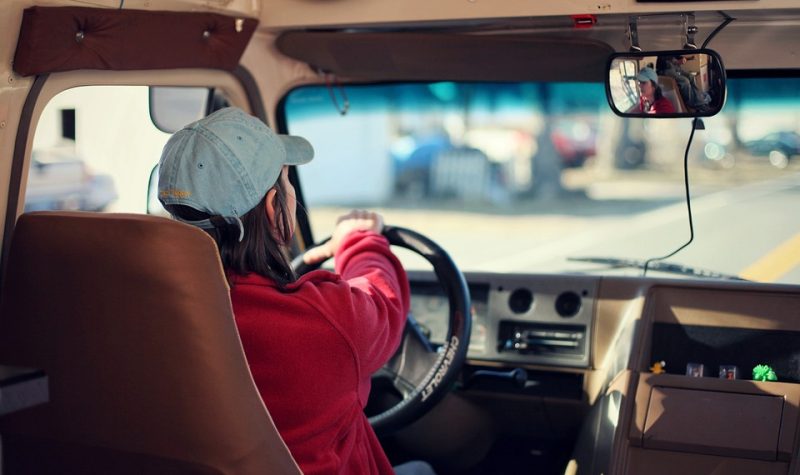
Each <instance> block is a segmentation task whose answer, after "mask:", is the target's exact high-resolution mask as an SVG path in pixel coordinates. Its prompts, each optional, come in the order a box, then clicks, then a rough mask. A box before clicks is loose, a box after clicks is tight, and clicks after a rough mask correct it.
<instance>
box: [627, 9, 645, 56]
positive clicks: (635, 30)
mask: <svg viewBox="0 0 800 475" xmlns="http://www.w3.org/2000/svg"><path fill="white" fill-rule="evenodd" d="M638 24H639V17H636V16H631V17H628V39H630V41H631V48H630V51H631V52H636V51H642V47H641V46H639V26H638Z"/></svg>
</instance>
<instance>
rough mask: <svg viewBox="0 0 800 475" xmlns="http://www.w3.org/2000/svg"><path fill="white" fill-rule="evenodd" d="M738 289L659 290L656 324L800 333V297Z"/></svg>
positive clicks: (652, 302)
mask: <svg viewBox="0 0 800 475" xmlns="http://www.w3.org/2000/svg"><path fill="white" fill-rule="evenodd" d="M772 287H773V288H775V290H774V291H766V292H755V291H752V290H750V291H743V290H742V288H741V287H738V288H735V289H734V288H705V289H704V288H679V287H656V288H653V290H652V293H651V295H650V297H649V299H648V300H649V308H648V311H649V313H651V314H652V316H653V321H656V322H662V323H679V324H682V325H703V326H716V327H737V328H753V329H760V330H789V331H800V319H798V318H797V309H798V308H800V294H797V293H789V292H787V291H780V290H779V289H777V287H778V286H772Z"/></svg>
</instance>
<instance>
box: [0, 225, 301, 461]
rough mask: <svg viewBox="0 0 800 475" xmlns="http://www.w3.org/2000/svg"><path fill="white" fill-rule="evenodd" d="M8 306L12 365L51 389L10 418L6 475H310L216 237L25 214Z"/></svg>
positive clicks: (177, 228)
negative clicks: (269, 397) (297, 457)
mask: <svg viewBox="0 0 800 475" xmlns="http://www.w3.org/2000/svg"><path fill="white" fill-rule="evenodd" d="M0 299H1V300H0V363H3V364H11V365H17V366H26V367H33V368H39V369H43V370H44V371H45V372H46V374H47V377H48V383H49V402H48V403H46V404H42V405H40V406H37V407H34V408H31V409H28V410H24V411H20V412H19V413H14V414H11V415H9V416H6V417H4V418H3V420H2V421H0V432H1V433H2V442H3V462H4V469H5V473H115V474H118V473H237V474H239V473H242V474H249V473H253V474H255V473H259V474H267V473H269V474H299V473H300V470H299V469H298V467H297V465H296V464H295V462H294V460H293V459H292V457H291V455H290V453H289V451H288V449H287V448H286V445H285V444H284V443H283V441H282V440H281V438H280V436H279V435H278V433H277V431H276V429H275V426H274V425H273V423H272V419H271V418H270V415H269V413H268V412H267V410H266V408H265V407H264V404H263V402H262V400H261V398H260V396H259V393H258V391H257V390H256V387H255V384H254V383H253V379H252V376H251V375H250V371H249V368H248V366H247V362H246V359H245V357H244V353H243V350H242V346H241V343H240V341H239V336H238V333H237V330H236V326H235V322H234V319H233V313H232V309H231V303H230V296H229V292H228V287H227V283H226V280H225V276H224V272H223V270H222V267H221V264H220V260H219V255H218V253H217V249H216V246H215V244H214V242H213V240H212V239H211V238H210V237H209V236H208V235H206V234H205V233H204V232H203V231H201V230H199V229H196V228H193V227H191V226H188V225H185V224H181V223H178V222H175V221H172V220H169V219H166V218H158V217H153V216H141V215H124V214H116V215H115V214H100V213H81V212H41V213H30V214H26V215H22V216H21V217H20V218H19V220H18V223H17V226H16V228H15V230H14V235H13V241H12V244H11V249H10V252H9V256H8V262H7V267H6V274H5V277H4V279H3V288H2V294H0ZM277 389H278V390H279V388H277Z"/></svg>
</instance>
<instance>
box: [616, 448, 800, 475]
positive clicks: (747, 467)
mask: <svg viewBox="0 0 800 475" xmlns="http://www.w3.org/2000/svg"><path fill="white" fill-rule="evenodd" d="M788 472H789V464H788V463H786V462H764V461H760V460H749V459H742V458H733V457H718V456H714V455H697V454H689V453H683V452H667V451H663V450H647V449H640V448H632V449H631V450H630V453H629V454H628V463H627V464H626V466H625V471H624V473H625V474H631V475H633V474H636V475H642V474H647V475H675V474H680V475H709V474H713V475H779V474H786V473H788Z"/></svg>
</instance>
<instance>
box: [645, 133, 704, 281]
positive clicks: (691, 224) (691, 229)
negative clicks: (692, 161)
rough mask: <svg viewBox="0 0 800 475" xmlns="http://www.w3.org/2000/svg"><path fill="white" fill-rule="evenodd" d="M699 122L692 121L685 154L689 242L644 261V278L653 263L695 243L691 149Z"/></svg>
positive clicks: (684, 172) (684, 180)
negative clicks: (690, 178) (690, 180)
mask: <svg viewBox="0 0 800 475" xmlns="http://www.w3.org/2000/svg"><path fill="white" fill-rule="evenodd" d="M699 121H700V118H699V117H695V118H694V120H692V133H690V134H689V142H688V143H687V144H686V152H685V153H684V154H683V185H684V189H685V191H686V211H687V213H688V215H689V240H688V241H686V242H685V243H684V244H683V245H682V246H681V247H679V248H677V249H675V250H674V251H672V252H670V253H669V254H667V255H666V256H661V257H651V258H650V259H647V260H646V261H644V271H643V273H642V277H644V276H647V268H648V267H649V266H650V263H651V262H653V261H663V260H664V259H669V258H670V257H672V256H674V255H675V254H677V253H679V252H680V251H682V250H683V249H684V248H685V247H686V246H688V245H689V244H691V243H692V241H694V221H693V220H692V198H691V195H690V194H689V149H690V148H691V147H692V140H693V139H694V131H695V130H697V126H698V122H699Z"/></svg>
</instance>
